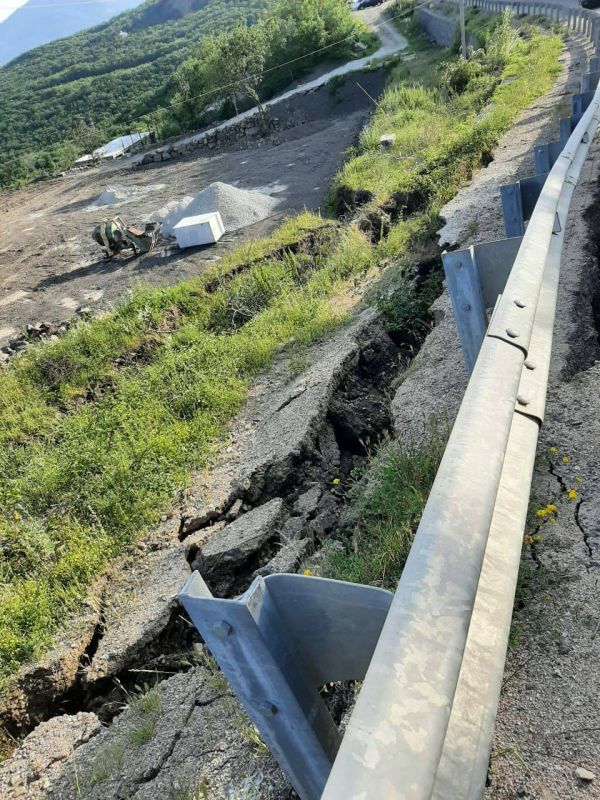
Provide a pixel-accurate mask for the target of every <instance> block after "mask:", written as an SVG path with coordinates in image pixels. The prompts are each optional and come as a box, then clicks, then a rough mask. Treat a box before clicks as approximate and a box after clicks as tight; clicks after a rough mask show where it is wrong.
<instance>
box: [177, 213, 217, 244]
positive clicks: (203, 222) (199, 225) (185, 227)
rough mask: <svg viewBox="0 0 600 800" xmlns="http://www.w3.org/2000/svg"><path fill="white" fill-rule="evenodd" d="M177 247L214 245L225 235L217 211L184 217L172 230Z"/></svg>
mask: <svg viewBox="0 0 600 800" xmlns="http://www.w3.org/2000/svg"><path fill="white" fill-rule="evenodd" d="M173 233H174V235H175V238H176V239H177V244H178V245H179V247H181V248H184V247H197V246H198V245H201V244H215V242H218V241H219V239H220V238H221V236H223V234H224V233H225V226H224V225H223V220H222V219H221V215H220V214H219V212H218V211H212V212H211V213H210V214H198V215H197V216H195V217H184V218H183V219H181V220H179V222H178V223H177V225H175V227H174V228H173Z"/></svg>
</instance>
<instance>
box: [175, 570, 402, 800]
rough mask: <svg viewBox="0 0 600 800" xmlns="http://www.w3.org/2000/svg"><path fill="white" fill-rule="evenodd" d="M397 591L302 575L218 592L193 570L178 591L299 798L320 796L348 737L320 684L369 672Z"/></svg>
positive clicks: (275, 577)
mask: <svg viewBox="0 0 600 800" xmlns="http://www.w3.org/2000/svg"><path fill="white" fill-rule="evenodd" d="M392 597H393V595H392V594H391V593H390V592H387V591H385V590H383V589H377V588H375V587H373V586H361V585H359V584H352V583H344V582H342V581H334V580H327V579H324V578H314V577H308V576H304V575H287V574H276V575H269V576H267V577H265V578H263V577H257V578H256V579H255V580H254V582H253V583H252V585H251V586H250V588H249V589H248V590H247V591H246V592H245V593H244V594H243V595H242V596H241V597H239V598H236V599H234V600H226V599H221V598H217V597H213V596H212V594H211V592H210V590H209V589H208V587H207V586H206V584H205V583H204V581H203V580H202V578H201V576H200V575H199V573H198V572H194V573H193V575H192V576H191V578H190V579H189V580H188V581H187V583H186V584H185V586H184V587H183V589H182V591H181V593H180V594H179V599H180V601H181V603H182V605H183V607H184V608H185V610H186V611H187V612H188V614H189V615H190V617H191V619H192V622H193V623H194V625H195V626H196V628H197V629H198V631H199V632H200V634H201V635H202V638H203V639H204V641H205V642H206V644H207V645H208V647H209V649H210V651H211V652H212V654H213V656H214V658H215V659H216V661H217V663H218V665H219V667H220V668H221V670H222V672H223V674H224V675H225V677H226V678H227V680H228V682H229V684H230V686H231V688H232V689H233V690H234V692H235V693H236V695H237V697H238V699H239V700H240V702H241V703H242V705H243V706H244V708H245V710H246V712H247V713H248V715H249V716H250V717H251V719H252V721H253V722H254V724H255V725H256V727H257V728H258V730H259V732H260V734H261V736H262V738H263V740H264V741H265V742H266V744H267V745H268V746H269V748H270V750H271V752H272V753H273V755H274V756H275V758H276V759H277V761H278V762H279V765H280V766H281V768H282V769H283V771H284V772H285V773H286V775H287V776H288V778H289V780H290V782H291V784H292V786H293V787H294V789H295V790H296V792H297V793H298V794H299V796H300V797H301V798H302V800H319V798H320V797H321V795H322V793H323V790H324V788H325V783H326V782H327V778H328V777H329V773H330V771H331V766H332V764H333V760H334V758H335V755H336V753H337V750H338V747H339V744H340V741H341V737H340V733H339V731H338V729H337V726H336V725H335V723H334V721H333V719H332V717H331V715H330V713H329V711H328V709H327V707H326V705H325V703H324V702H323V700H322V698H321V695H320V693H319V688H320V687H321V686H323V685H324V684H325V683H329V682H337V681H346V680H362V679H363V678H364V676H365V674H366V671H367V668H368V666H369V663H370V661H371V657H372V655H373V651H374V649H375V645H376V644H377V640H378V639H379V635H380V633H381V628H382V627H383V623H384V622H385V618H386V616H387V613H388V610H389V607H390V604H391V601H392Z"/></svg>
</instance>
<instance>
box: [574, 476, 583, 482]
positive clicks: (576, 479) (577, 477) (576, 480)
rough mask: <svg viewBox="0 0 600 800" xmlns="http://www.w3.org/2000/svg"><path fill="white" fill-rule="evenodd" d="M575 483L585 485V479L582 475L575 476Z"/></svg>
mask: <svg viewBox="0 0 600 800" xmlns="http://www.w3.org/2000/svg"><path fill="white" fill-rule="evenodd" d="M575 483H583V478H582V477H581V476H580V475H576V476H575Z"/></svg>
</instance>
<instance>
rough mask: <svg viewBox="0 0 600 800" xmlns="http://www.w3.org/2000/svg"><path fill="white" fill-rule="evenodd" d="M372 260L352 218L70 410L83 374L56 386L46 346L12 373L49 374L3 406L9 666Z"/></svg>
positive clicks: (207, 300) (218, 299) (238, 282)
mask: <svg viewBox="0 0 600 800" xmlns="http://www.w3.org/2000/svg"><path fill="white" fill-rule="evenodd" d="M373 258H374V254H373V250H372V248H371V246H370V243H369V242H368V241H367V239H366V238H365V236H364V235H363V234H361V233H360V232H359V231H358V230H357V229H354V228H351V229H348V230H344V231H337V235H336V236H335V237H332V238H330V239H329V240H328V241H327V242H326V243H324V244H323V245H322V246H321V247H320V248H319V249H318V252H317V253H316V254H315V255H314V256H313V257H311V258H308V257H305V256H302V255H296V256H295V255H293V254H292V253H290V252H287V253H286V254H285V255H284V256H283V257H281V258H279V259H268V260H259V261H257V262H256V263H255V264H254V265H253V266H252V268H251V269H249V270H246V271H245V272H243V273H240V274H239V275H236V276H235V277H233V278H232V279H231V280H230V281H228V282H227V283H226V284H225V285H224V286H222V287H221V288H219V289H218V290H217V291H215V292H213V293H212V294H208V293H206V292H201V291H200V290H199V289H198V294H197V296H196V297H194V299H193V307H192V309H191V311H189V313H188V314H187V315H186V317H185V321H184V322H182V323H181V325H180V326H179V327H178V328H177V330H175V331H174V332H173V333H171V335H170V336H169V337H168V338H166V339H165V340H164V341H163V343H162V344H161V346H160V347H159V348H157V349H156V350H155V351H154V353H153V357H152V358H151V360H150V361H149V362H148V363H144V362H143V361H142V363H141V364H139V363H137V362H136V363H134V364H133V365H132V366H125V367H121V368H120V369H119V370H116V371H114V372H113V374H112V375H111V382H110V387H109V389H108V388H107V389H106V390H105V391H103V392H101V393H100V394H99V395H98V396H97V398H95V401H94V402H86V403H81V404H77V403H74V404H72V405H71V407H70V408H69V411H68V413H64V412H62V411H61V409H60V408H59V405H58V404H57V397H58V398H61V396H62V395H63V393H64V392H65V386H67V387H68V388H67V390H66V393H67V394H69V391H70V386H72V383H71V384H70V385H69V381H72V377H71V375H68V376H66V377H63V378H62V380H61V382H58V383H57V382H56V379H55V373H54V372H53V373H52V379H51V380H50V379H48V377H46V380H45V381H44V378H43V377H42V376H41V375H40V373H39V371H38V372H37V373H36V371H35V370H36V368H38V367H39V363H40V360H43V359H44V358H48V357H49V356H47V355H46V353H45V352H44V351H45V350H46V348H41V350H40V352H37V351H35V353H34V354H33V355H32V356H31V357H29V358H27V357H26V358H25V359H23V360H22V361H21V362H20V363H19V362H18V363H17V364H16V365H15V367H14V368H13V369H9V370H7V371H6V372H5V373H3V375H2V380H3V381H4V382H5V385H6V383H8V384H9V387H10V388H11V389H12V391H13V393H16V392H23V385H22V383H21V382H20V376H21V375H22V374H23V373H24V372H27V371H28V370H30V371H31V373H33V375H34V376H35V375H37V377H33V378H32V379H31V383H32V388H33V389H35V390H37V391H36V392H35V393H34V392H31V393H27V394H22V395H21V398H22V401H21V408H20V409H19V411H20V412H21V413H20V414H18V411H17V420H15V407H14V405H12V406H11V405H5V406H4V407H3V408H2V409H1V410H0V430H1V432H2V435H1V436H0V464H1V465H2V473H3V477H2V481H1V483H0V506H1V507H2V509H3V511H4V513H3V514H2V517H0V542H1V546H2V550H3V554H4V560H3V563H2V567H1V568H0V569H1V572H0V576H1V579H2V580H1V583H2V592H1V595H0V619H1V620H2V622H1V623H0V659H1V661H2V668H3V670H2V671H3V672H4V674H7V672H9V671H10V670H11V669H14V667H15V666H16V665H17V664H18V663H20V662H22V661H24V660H26V659H27V658H31V657H33V656H34V655H35V653H36V652H39V648H40V647H43V646H44V645H45V644H46V643H47V642H48V641H49V634H50V631H51V630H52V628H53V627H54V626H55V624H56V622H57V621H59V619H60V617H61V616H62V614H63V612H64V610H65V608H68V607H72V606H73V605H74V603H75V602H76V600H77V598H78V597H79V596H80V594H81V591H82V590H83V589H84V587H85V583H86V582H87V581H89V580H91V579H92V578H93V576H94V575H95V574H96V573H97V572H98V570H99V569H101V567H102V566H103V565H104V564H105V563H106V562H107V561H108V560H109V559H110V558H112V557H113V556H115V555H116V554H117V553H119V552H120V551H121V550H122V549H123V547H124V546H125V545H126V544H128V543H129V542H130V541H132V539H133V538H134V537H135V536H136V534H138V533H139V532H140V530H143V527H144V526H145V525H147V524H150V523H152V522H154V521H156V520H157V518H158V516H159V514H160V510H161V508H163V507H164V506H165V504H166V503H168V501H169V499H170V497H171V496H172V493H173V492H174V490H175V489H177V488H178V487H180V486H182V485H183V484H185V481H186V479H187V475H188V474H189V471H190V470H191V469H193V468H199V467H202V466H206V465H207V464H208V462H209V460H210V457H211V456H212V455H213V454H214V452H215V448H216V445H217V443H218V441H219V437H220V436H222V435H223V433H224V430H225V425H226V423H227V421H228V420H229V419H230V418H231V416H232V415H233V414H234V413H235V412H236V411H237V410H238V409H239V408H240V406H241V405H242V404H243V402H244V400H245V397H246V393H247V390H248V386H249V383H250V381H251V379H252V377H253V376H254V375H256V374H257V372H258V371H259V370H261V369H264V368H265V367H267V366H268V365H269V363H270V362H271V360H272V358H273V355H274V354H275V352H276V351H277V350H278V349H279V348H280V347H281V345H282V344H284V343H285V342H290V341H292V340H293V341H297V342H308V341H311V340H313V339H315V338H317V337H319V336H321V335H323V334H324V333H326V332H327V331H330V330H332V329H333V328H334V327H336V326H337V325H339V324H341V322H342V321H343V313H341V312H339V311H338V310H337V309H336V307H335V305H334V304H332V303H331V302H330V298H331V297H332V296H333V295H334V294H335V292H336V290H338V289H339V288H340V286H341V285H342V284H343V283H344V281H346V280H347V279H348V278H349V277H350V276H352V275H358V274H360V273H362V272H364V271H366V270H367V269H369V268H370V267H371V265H372V263H373ZM159 297H160V295H159ZM90 327H91V329H92V331H93V329H94V326H93V324H92V325H91V326H90ZM86 332H87V331H84V335H85V333H86ZM60 344H62V342H61V343H60ZM48 350H49V351H50V354H51V355H53V353H52V349H51V348H48ZM63 352H65V351H63ZM97 366H98V362H95V363H94V367H95V368H96V367H97ZM0 391H1V389H0ZM3 396H4V397H5V396H6V395H3ZM2 412H4V413H2ZM19 416H20V419H18V417H19ZM15 422H17V424H15Z"/></svg>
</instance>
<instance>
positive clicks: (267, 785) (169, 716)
mask: <svg viewBox="0 0 600 800" xmlns="http://www.w3.org/2000/svg"><path fill="white" fill-rule="evenodd" d="M254 742H255V735H254V728H253V726H252V725H251V723H250V722H249V721H248V719H247V718H246V717H245V715H244V713H243V711H242V710H241V708H240V706H239V705H238V703H237V701H236V700H235V698H233V697H232V696H231V695H230V694H229V692H228V690H227V684H226V683H225V682H224V680H223V678H222V677H221V676H220V675H219V674H218V673H215V672H211V671H209V670H208V669H206V668H204V667H201V666H197V667H195V668H193V669H192V670H190V671H189V672H187V673H182V674H180V675H176V676H174V677H172V678H170V679H168V680H166V681H163V683H162V684H160V686H159V687H157V688H156V689H155V690H152V691H151V692H150V693H148V694H146V695H144V696H143V695H141V694H136V695H133V696H131V697H130V698H129V701H128V705H127V707H126V708H125V710H124V712H123V713H122V714H121V715H120V716H119V717H117V719H115V721H114V722H113V724H112V725H111V727H110V728H105V727H102V726H101V724H100V722H99V720H98V719H97V717H95V715H94V714H77V715H76V716H61V717H56V718H55V719H53V720H52V721H50V722H47V723H43V724H42V725H41V726H40V727H39V728H38V729H37V730H36V731H35V732H34V733H32V734H30V735H29V736H28V737H27V738H26V739H25V741H24V742H23V743H22V745H21V746H20V747H19V749H18V750H17V751H16V753H15V755H14V756H13V757H12V758H11V759H10V760H9V761H6V762H4V764H2V765H0V795H1V796H2V798H3V800H25V799H26V798H27V800H41V798H45V800H79V798H83V797H84V798H86V800H122V799H123V798H128V800H157V798H165V800H166V798H171V797H176V796H177V797H184V796H185V797H188V796H189V797H192V796H195V793H196V792H197V791H198V790H199V789H200V790H202V791H206V792H207V796H209V797H211V798H214V800H227V799H228V798H231V797H236V798H248V800H250V798H256V797H260V798H261V799H262V798H265V800H275V798H278V799H279V798H282V797H283V796H284V794H283V793H284V792H285V791H286V781H285V778H284V777H283V775H282V774H281V772H280V771H279V769H278V768H277V766H276V764H275V762H274V761H273V759H272V758H271V757H270V756H269V755H268V754H265V753H263V752H258V753H257V751H256V746H255V744H254Z"/></svg>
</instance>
